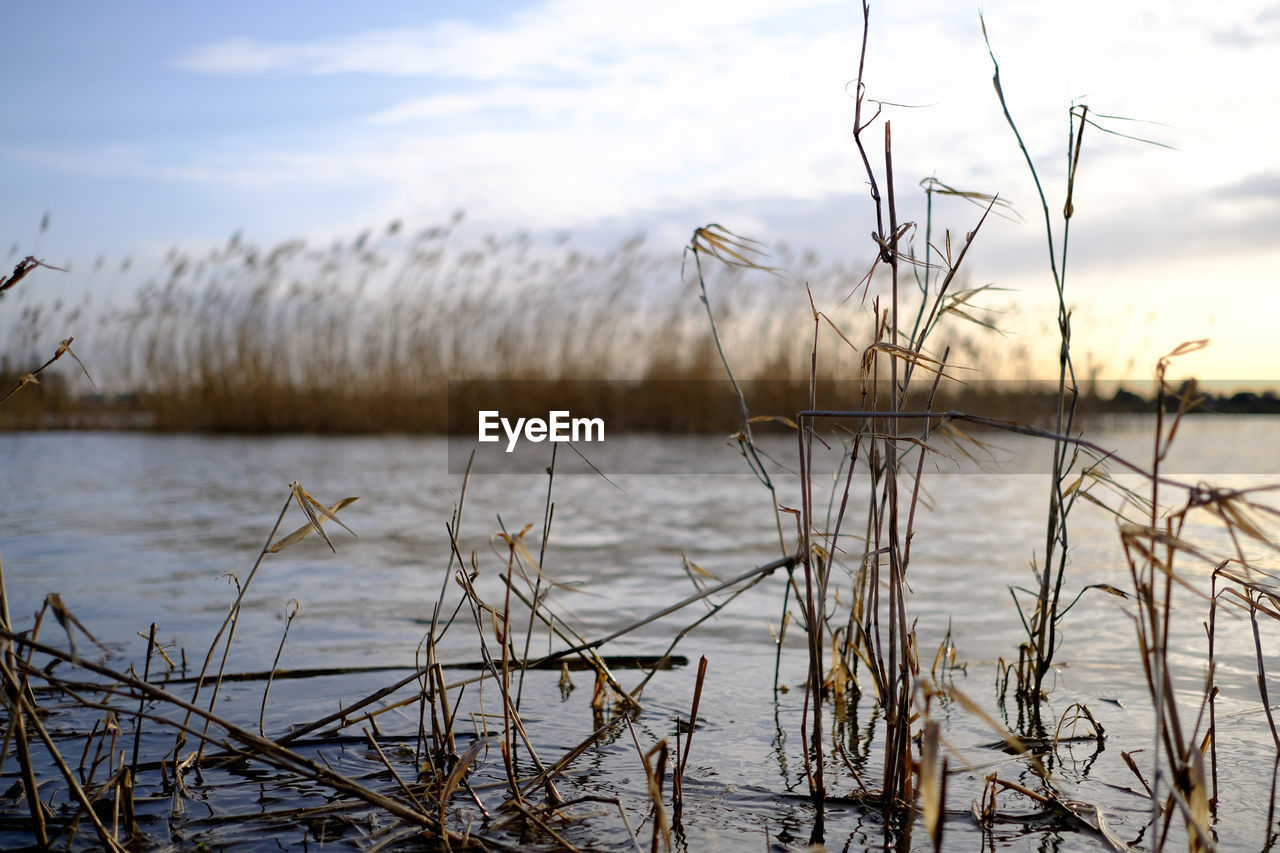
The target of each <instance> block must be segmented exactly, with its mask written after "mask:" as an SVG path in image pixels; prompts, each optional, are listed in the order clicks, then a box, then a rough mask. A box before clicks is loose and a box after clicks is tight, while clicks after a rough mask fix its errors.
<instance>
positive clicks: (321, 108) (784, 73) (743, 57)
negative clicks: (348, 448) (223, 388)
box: [0, 0, 1280, 385]
mask: <svg viewBox="0 0 1280 853" xmlns="http://www.w3.org/2000/svg"><path fill="white" fill-rule="evenodd" d="M980 11H981V14H982V15H983V17H984V18H985V22H986V28H987V32H988V34H989V36H990V39H991V45H992V48H993V49H994V51H995V54H996V58H997V59H998V61H999V63H1000V70H1001V81H1002V84H1003V91H1004V93H1005V95H1006V97H1007V100H1008V103H1009V107H1010V109H1011V111H1012V112H1013V116H1014V119H1015V120H1016V121H1017V123H1018V126H1019V129H1020V131H1021V133H1022V136H1023V139H1024V140H1025V143H1026V145H1027V148H1028V150H1029V152H1030V154H1031V156H1032V158H1033V160H1034V162H1035V163H1036V164H1037V167H1038V169H1039V170H1040V175H1041V179H1042V181H1043V185H1044V188H1045V193H1046V195H1047V197H1048V206H1049V208H1050V211H1051V213H1053V215H1054V228H1055V236H1056V237H1057V238H1058V239H1061V225H1062V222H1061V216H1060V213H1061V210H1062V205H1063V200H1064V186H1065V177H1066V165H1067V162H1066V152H1067V140H1068V136H1069V125H1068V110H1069V109H1070V108H1071V106H1072V105H1073V104H1077V105H1078V104H1086V105H1088V107H1089V110H1090V115H1091V116H1092V115H1098V116H1118V117H1123V118H1099V119H1098V122H1099V124H1101V125H1103V126H1104V127H1106V128H1108V129H1110V130H1115V131H1119V132H1122V133H1125V134H1129V135H1131V136H1137V137H1141V138H1142V139H1145V140H1150V141H1153V142H1158V143H1160V145H1154V144H1149V143H1147V142H1140V141H1135V140H1132V139H1126V138H1123V137H1120V136H1117V135H1114V134H1108V133H1105V132H1103V131H1101V130H1099V129H1098V128H1095V127H1093V126H1089V127H1086V130H1085V136H1084V139H1083V146H1082V156H1081V159H1080V164H1079V167H1078V172H1077V178H1076V187H1075V193H1074V218H1073V219H1072V224H1071V231H1070V241H1071V242H1070V254H1069V261H1068V273H1067V291H1068V299H1069V301H1070V302H1071V303H1072V306H1073V309H1074V326H1075V336H1076V337H1075V345H1076V348H1077V351H1078V352H1080V353H1088V354H1089V356H1090V358H1091V359H1093V360H1095V361H1097V362H1099V363H1102V364H1104V365H1105V372H1106V373H1107V375H1110V376H1117V377H1118V376H1122V375H1134V376H1140V377H1145V376H1149V374H1150V367H1151V365H1152V364H1153V363H1154V361H1155V359H1156V358H1158V357H1159V356H1160V355H1162V354H1164V353H1165V352H1167V351H1169V350H1170V349H1172V348H1173V347H1174V346H1176V345H1177V344H1179V343H1180V342H1182V341H1184V340H1190V339H1198V338H1209V339H1211V341H1212V343H1211V346H1210V347H1209V348H1208V349H1206V350H1204V351H1202V352H1199V353H1196V354H1195V355H1193V356H1189V357H1187V359H1186V360H1185V362H1183V363H1182V364H1181V367H1182V368H1183V369H1184V371H1185V372H1187V373H1194V374H1196V375H1198V376H1200V377H1202V378H1207V379H1219V380H1238V381H1241V382H1248V383H1252V384H1255V385H1267V384H1280V381H1276V382H1273V380H1277V379H1280V347H1277V346H1276V344H1275V343H1274V341H1275V339H1276V335H1275V325H1276V314H1277V312H1276V309H1277V308H1280V298H1277V296H1276V293H1277V286H1278V285H1280V162H1278V155H1277V154H1276V151H1277V142H1278V141H1280V117H1278V116H1277V110H1276V109H1275V107H1276V105H1277V104H1280V73H1277V72H1278V71H1280V60H1278V59H1277V57H1280V50H1278V48H1280V4H1278V3H1274V2H1269V0H1257V2H1250V0H1237V2H1232V3H1217V4H1192V3H1185V2H1173V3H1170V2H1165V0H1131V1H1130V2H1125V3H1117V2H1114V0H1111V2H1101V0H1072V2H1058V0H987V2H985V3H984V4H983V5H982V7H981V9H979V7H978V6H977V5H973V6H969V5H967V4H963V3H955V2H951V0H898V2H894V3H885V4H873V8H872V9H871V17H870V39H869V45H870V46H869V49H868V56H867V66H866V71H865V75H864V82H865V85H866V96H867V98H868V99H873V100H874V101H876V102H878V103H882V104H884V106H883V109H882V112H881V116H880V119H879V120H878V121H877V123H876V124H875V125H874V126H873V127H871V128H870V129H868V131H867V132H866V134H865V136H866V139H867V140H868V149H869V151H870V153H871V155H872V156H873V158H875V162H874V165H875V167H876V169H877V174H878V175H879V176H880V177H879V180H881V182H883V162H882V159H881V158H882V151H883V128H882V123H883V121H884V120H886V119H887V120H888V121H890V122H891V123H892V139H893V145H892V147H893V161H894V172H895V174H894V179H895V186H896V188H897V196H898V203H897V206H898V209H899V219H900V220H902V221H907V220H913V221H917V222H921V221H922V218H923V215H924V207H923V198H924V196H923V194H922V193H921V191H920V189H919V184H920V182H921V181H922V180H923V179H925V178H928V177H930V176H933V177H936V178H937V179H939V180H941V181H944V182H945V183H947V184H949V185H951V186H953V187H957V188H960V189H964V190H972V191H978V192H985V193H991V194H995V193H998V194H999V195H1000V197H1001V198H1002V199H1003V200H1005V201H1006V202H1008V203H1009V204H1010V205H1011V206H1012V210H1013V211H1014V213H1012V214H1010V215H1008V216H1007V217H1005V218H991V219H989V220H988V221H987V223H985V224H984V225H983V227H982V229H981V231H980V232H979V234H978V236H977V238H976V240H975V243H974V248H973V249H972V251H971V254H970V257H969V258H968V259H967V260H966V262H965V263H966V267H967V268H968V270H969V281H970V283H971V284H972V285H975V286H976V285H983V284H992V285H995V286H998V287H1001V288H1007V289H1008V290H1009V292H1010V293H1012V294H1013V295H1012V296H1010V297H1008V298H1009V299H1012V300H1014V301H1016V302H1017V304H1018V306H1019V309H1020V312H1019V317H1020V318H1022V319H1020V321H1019V322H1020V323H1022V324H1023V328H1021V329H1017V330H1013V333H1014V334H1021V335H1023V336H1024V338H1026V339H1036V338H1041V337H1043V338H1045V339H1046V340H1047V339H1049V338H1051V335H1050V334H1049V332H1050V331H1051V326H1052V318H1053V313H1052V311H1053V301H1052V280H1051V278H1050V277H1049V273H1048V264H1047V248H1046V241H1045V236H1044V231H1043V218H1042V214H1041V212H1040V206H1039V202H1038V198H1037V196H1036V192H1035V186H1034V184H1033V183H1032V181H1031V180H1030V176H1029V172H1028V169H1027V166H1026V163H1025V162H1024V161H1023V160H1022V155H1021V154H1020V153H1019V151H1018V148H1017V146H1016V143H1015V141H1014V139H1013V136H1012V134H1011V132H1010V130H1009V127H1008V125H1007V124H1006V123H1005V120H1004V118H1003V115H1002V113H1001V111H1000V105H999V102H998V100H997V98H996V95H995V90H994V88H993V86H992V80H991V78H992V64H991V57H990V56H989V55H988V53H987V47H986V45H985V44H984V41H983V32H982V25H981V22H980V19H979V13H980ZM0 22H2V25H3V29H4V31H5V32H7V33H9V34H10V37H9V38H8V39H6V49H5V56H6V67H7V72H6V85H4V86H3V87H0V109H2V110H3V115H4V116H5V117H6V119H7V121H6V132H5V133H4V134H3V136H2V137H0V197H3V199H4V203H3V205H0V225H2V226H3V232H0V236H3V237H5V238H8V239H9V241H10V245H11V246H12V247H13V252H12V254H11V256H10V257H8V258H6V259H5V262H6V263H9V262H11V261H14V260H16V258H20V257H23V256H25V255H28V254H32V255H35V256H37V257H42V258H44V259H45V260H47V261H48V262H49V263H53V264H59V263H70V264H71V268H72V273H71V274H69V277H68V278H67V279H65V280H64V281H61V282H57V283H53V282H50V281H49V280H47V279H44V280H42V281H44V282H45V283H44V284H42V286H43V287H49V288H53V289H55V290H56V288H59V287H72V286H73V284H71V282H73V281H74V277H75V276H76V275H77V274H78V273H79V274H83V271H84V270H85V269H86V267H87V266H88V265H89V264H90V263H91V262H92V260H93V259H94V258H96V257H99V256H105V257H107V258H109V259H110V258H121V257H125V256H139V255H142V256H146V255H147V254H148V253H151V254H155V255H157V256H158V255H159V254H160V253H162V252H163V251H165V250H167V249H168V248H169V247H170V246H179V247H184V248H186V247H203V246H208V245H212V244H217V243H224V242H225V241H226V240H227V238H228V237H229V235H231V234H232V233H234V232H237V231H238V232H242V233H243V234H244V235H245V237H246V238H247V239H249V240H252V241H254V242H257V243H259V244H264V245H269V244H273V243H275V242H277V241H280V240H284V239H289V238H295V237H304V238H308V239H311V240H318V241H322V242H323V241H326V240H331V239H333V238H335V237H341V236H347V237H350V236H354V235H355V234H357V233H359V232H360V231H362V230H364V229H366V228H368V227H375V228H376V227H379V226H381V225H383V224H385V223H388V222H390V221H392V220H394V219H399V220H402V221H404V222H405V223H406V224H408V225H410V226H413V227H426V226H429V225H432V224H436V223H440V222H444V221H447V220H448V218H449V217H450V216H451V215H452V214H453V212H454V211H458V210H462V211H465V213H466V222H467V223H468V227H469V228H472V229H475V232H476V233H481V232H490V231H491V232H493V233H496V234H506V233H514V232H517V231H527V232H532V233H533V234H535V235H536V234H552V233H562V232H566V231H567V232H571V233H573V234H574V235H575V238H576V239H577V240H579V241H584V242H586V243H587V244H591V243H593V242H594V243H596V244H598V245H600V246H607V245H609V242H610V241H615V240H619V239H621V238H623V237H625V236H628V235H630V234H633V233H636V232H641V231H642V232H644V233H645V234H646V235H647V245H648V246H649V247H650V248H653V249H655V250H666V249H668V248H669V249H670V251H671V252H672V253H673V255H674V254H676V253H678V251H679V249H680V248H681V247H682V246H683V245H684V244H685V243H686V242H687V241H688V239H689V235H690V233H691V232H692V230H693V229H694V228H695V227H698V226H700V225H704V224H707V223H709V222H718V223H721V224H723V225H725V226H726V227H728V228H730V229H732V230H733V231H735V232H737V233H739V234H743V235H745V236H749V237H751V238H753V239H756V240H759V241H761V242H762V243H764V244H765V245H766V246H769V245H776V244H778V243H782V242H785V243H787V244H789V245H791V246H795V247H804V248H813V249H815V250H816V251H817V252H818V253H819V255H820V256H822V257H823V258H824V259H830V260H833V261H835V260H840V261H846V262H849V263H854V262H862V261H866V260H869V259H870V258H871V257H872V253H873V251H874V244H873V243H872V242H871V237H870V234H871V231H872V229H873V228H874V218H873V216H872V215H871V210H872V207H871V205H870V202H869V196H868V187H867V180H866V174H865V171H864V170H863V167H862V165H861V162H860V160H859V158H858V154H857V150H856V148H855V146H854V143H853V138H852V134H851V129H852V125H853V116H854V105H855V102H854V87H853V81H854V80H855V79H856V76H857V60H858V48H859V44H860V40H861V37H862V24H863V21H862V13H861V7H860V6H858V5H856V4H852V3H849V2H827V0H769V2H761V0H726V2H721V0H707V2H695V1H693V0H650V2H648V3H646V4H643V6H640V5H622V4H615V3H608V2H599V0H548V1H547V2H524V3H498V2H484V1H483V0H481V2H453V1H452V0H443V2H427V3H418V2H386V0H373V2H362V3H359V4H354V3H348V2H296V1H289V2H272V3H260V2H256V1H255V2H252V3H250V2H238V0H232V1H231V2H221V3H217V4H196V3H161V2H149V3H140V2H127V0H125V1H123V2H113V3H109V4H107V3H90V2H68V3H32V2H28V3H6V4H4V5H3V6H2V7H0ZM872 106H873V105H871V104H868V107H867V109H868V110H870V109H871V108H872ZM1139 120H1140V121H1139ZM882 186H883V183H882ZM980 213H981V212H980V211H979V210H978V209H976V208H974V207H973V206H971V205H968V204H965V203H963V202H959V201H956V200H949V201H946V202H945V203H940V204H939V205H938V206H937V208H936V209H935V218H936V221H937V222H938V225H936V226H935V242H940V237H939V232H941V230H942V228H943V227H947V228H950V229H951V231H952V232H953V244H955V245H958V244H959V241H960V240H961V239H963V235H964V234H965V233H966V232H968V231H971V230H972V229H973V228H974V226H975V225H976V223H977V219H978V217H979V216H980ZM46 214H48V216H49V219H48V227H47V229H46V230H42V229H41V223H42V220H43V218H44V216H45V215H46ZM915 240H916V245H917V247H919V245H920V243H921V241H922V240H923V233H922V229H918V230H917V231H916V232H915ZM673 274H674V273H673ZM1028 317H1038V318H1040V319H1039V320H1034V321H1032V320H1028V319H1026V318H1028Z"/></svg>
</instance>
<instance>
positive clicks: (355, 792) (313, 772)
mask: <svg viewBox="0 0 1280 853" xmlns="http://www.w3.org/2000/svg"><path fill="white" fill-rule="evenodd" d="M0 641H9V642H12V643H15V644H17V645H20V646H25V647H27V648H29V649H31V650H33V651H36V652H39V653H40V654H44V655H48V656H50V657H52V658H56V659H58V660H61V661H65V662H67V663H73V662H72V659H71V655H70V654H69V653H68V652H64V651H63V650H61V649H58V648H55V647H52V646H49V645H46V644H44V643H39V642H36V641H33V640H31V639H29V638H26V637H23V636H21V635H18V634H15V633H14V632H12V631H11V630H8V629H0ZM73 665H74V666H78V667H80V668H82V669H85V670H88V671H89V672H92V673H94V674H96V675H99V676H101V677H103V678H106V679H107V680H108V681H109V682H111V683H113V684H115V685H116V686H117V689H121V690H123V689H127V691H128V693H127V694H125V695H130V696H131V697H133V698H136V697H137V696H145V697H146V698H147V699H149V700H151V701H156V702H160V703H163V704H164V705H167V706H170V707H172V708H173V709H175V710H177V711H183V712H187V716H188V719H189V718H190V717H197V718H199V719H201V720H202V721H207V722H208V723H210V724H211V725H213V726H216V727H218V728H219V729H221V730H222V731H223V732H225V733H226V736H227V738H228V739H229V740H228V741H227V742H225V743H223V744H222V746H223V747H224V748H227V749H232V750H233V751H234V752H235V753H236V754H239V755H241V756H242V757H244V758H249V759H252V760H255V761H260V762H262V763H264V764H267V765H268V766H272V767H276V768H278V769H281V770H283V771H285V772H287V773H291V774H294V775H296V776H298V777H300V778H303V779H309V780H311V781H313V782H316V783H319V784H321V785H324V786H325V787H328V788H330V789H331V790H334V791H336V792H338V793H341V794H345V795H347V796H350V797H354V798H356V799H358V800H361V801H363V802H365V803H367V804H369V805H371V806H374V807H376V808H379V809H382V810H383V811H386V812H387V813H389V814H391V815H393V816H395V817H397V818H400V819H402V820H405V821H408V822H410V823H414V824H417V825H418V826H420V827H423V828H424V829H427V830H429V831H432V832H435V833H443V834H447V835H448V836H449V838H450V839H451V840H453V841H455V842H456V841H457V840H459V836H458V834H457V833H455V832H454V831H452V830H449V829H448V828H447V827H442V826H440V825H438V824H437V823H436V822H435V820H434V818H431V817H429V816H427V815H425V814H423V813H422V812H420V811H417V810H415V809H412V808H410V807H408V806H405V805H404V804H402V803H400V802H398V801H397V800H395V799H392V798H390V797H387V796H385V795H383V794H379V793H378V792H376V791H373V790H371V789H369V788H366V787H365V786H363V785H360V784H359V783H357V782H355V781H354V780H351V779H349V778H347V777H345V776H343V775H342V774H339V773H337V772H335V771H333V770H332V769H331V768H329V767H327V766H325V765H323V764H320V763H317V762H315V761H313V760H311V759H308V758H306V757H304V756H302V755H300V754H299V753H297V752H294V751H293V750H290V749H287V748H285V747H283V746H281V745H280V744H279V743H277V742H275V741H272V740H269V739H266V738H263V737H262V736H260V735H258V734H257V733H255V732H252V731H250V730H248V729H245V728H243V727H242V726H239V725H237V724H235V723H232V722H230V721H229V720H227V719H225V718H223V717H219V716H217V715H215V714H213V713H211V712H209V711H208V710H207V709H205V708H202V707H200V706H199V705H196V704H194V703H192V702H190V701H187V700H184V699H181V698H179V697H178V696H176V695H174V694H172V693H169V692H168V691H166V690H164V689H163V688H160V687H157V686H156V685H154V684H150V683H147V682H145V681H142V680H141V679H139V678H137V677H135V676H132V675H129V674H127V673H123V672H118V671H115V670H112V669H109V668H108V667H105V666H102V665H100V664H96V663H93V662H91V661H87V660H83V659H81V660H80V661H79V662H78V663H73ZM5 673H6V674H5V677H6V678H8V675H9V674H8V673H7V670H5ZM30 674H34V675H38V676H39V677H41V678H43V679H45V680H50V681H54V682H56V681H57V679H56V678H54V677H53V676H49V675H48V674H47V673H43V671H41V670H35V671H34V672H32V673H30ZM81 704H84V705H86V706H88V707H95V705H94V703H91V702H87V701H82V702H81ZM119 713H134V712H132V711H127V710H119ZM147 719H150V720H153V721H154V722H159V723H162V724H165V725H169V726H173V727H175V728H178V729H180V730H185V731H186V732H187V733H188V734H193V735H194V736H196V737H197V738H198V739H201V740H207V741H210V742H213V739H212V738H211V737H210V736H209V735H207V734H201V732H200V731H199V730H198V729H197V728H195V727H194V726H190V725H188V724H187V723H183V722H180V721H178V720H176V719H170V718H167V717H161V716H157V715H152V714H148V715H147ZM232 743H238V744H240V747H237V748H233V747H232V746H231V744H232ZM175 781H176V780H175Z"/></svg>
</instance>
